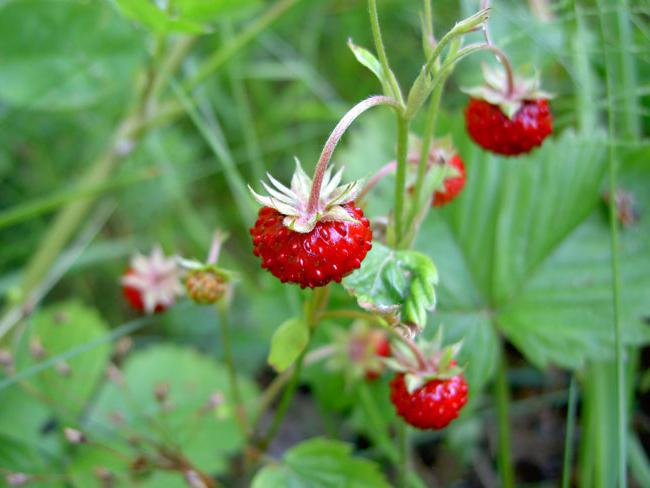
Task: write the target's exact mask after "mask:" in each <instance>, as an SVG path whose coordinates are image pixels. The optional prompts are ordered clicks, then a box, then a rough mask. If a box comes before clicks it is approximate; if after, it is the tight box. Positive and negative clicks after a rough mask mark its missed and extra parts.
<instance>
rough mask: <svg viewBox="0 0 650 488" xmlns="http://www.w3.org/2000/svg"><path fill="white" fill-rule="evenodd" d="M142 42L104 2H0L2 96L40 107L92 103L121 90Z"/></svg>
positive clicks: (139, 55)
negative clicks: (1, 4)
mask: <svg viewBox="0 0 650 488" xmlns="http://www.w3.org/2000/svg"><path fill="white" fill-rule="evenodd" d="M143 46H144V43H143V42H142V39H141V37H140V35H139V34H138V33H137V32H135V31H134V30H133V29H132V28H130V27H129V26H128V25H127V24H126V23H125V22H123V21H122V20H121V19H120V18H119V16H117V15H116V14H115V12H114V11H113V10H112V9H111V8H110V7H109V6H108V5H106V2H77V1H69V0H61V1H57V2H52V1H47V0H21V1H20V2H9V3H7V4H6V5H4V6H3V7H2V8H0V52H1V53H2V55H1V56H0V72H1V73H2V76H0V98H2V99H3V100H5V101H6V102H9V103H11V104H13V105H17V106H20V107H28V108H32V109H38V110H68V109H78V108H81V107H85V106H88V105H91V104H95V103H97V102H98V101H99V100H101V99H103V98H106V97H108V96H111V95H115V94H116V93H120V91H121V90H123V88H124V86H125V85H126V84H127V83H128V82H129V80H130V79H131V77H132V76H133V74H134V72H135V69H136V67H137V65H138V63H139V62H140V60H141V59H142V58H143V56H144V49H143Z"/></svg>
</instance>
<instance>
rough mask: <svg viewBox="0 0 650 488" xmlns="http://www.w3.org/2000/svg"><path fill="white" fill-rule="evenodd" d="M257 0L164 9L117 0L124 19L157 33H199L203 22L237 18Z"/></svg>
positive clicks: (145, 0) (192, 1) (196, 0)
mask: <svg viewBox="0 0 650 488" xmlns="http://www.w3.org/2000/svg"><path fill="white" fill-rule="evenodd" d="M258 3H259V0H176V1H174V2H170V3H169V6H168V7H166V8H163V7H161V6H160V5H159V4H157V3H156V2H155V1H154V0H117V4H118V5H119V7H120V8H121V9H122V12H124V14H125V15H126V16H127V17H130V18H131V19H134V20H137V21H138V22H140V23H142V24H143V25H145V26H146V27H147V28H149V29H151V30H152V31H154V32H157V33H168V32H184V33H195V34H196V33H201V32H204V31H205V30H206V27H205V25H204V24H205V22H209V21H212V20H215V19H216V18H217V17H219V16H223V15H233V14H238V13H240V12H241V11H242V10H245V9H247V8H250V7H252V6H255V5H257V4H258Z"/></svg>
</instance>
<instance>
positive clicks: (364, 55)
mask: <svg viewBox="0 0 650 488" xmlns="http://www.w3.org/2000/svg"><path fill="white" fill-rule="evenodd" d="M348 47H349V48H350V51H352V54H354V57H355V58H357V61H359V63H361V64H362V65H364V66H365V67H366V68H368V69H369V70H370V71H372V72H373V74H374V75H375V76H376V77H377V79H378V80H379V82H380V83H381V87H382V89H383V91H384V93H386V94H389V93H390V91H391V88H390V82H389V80H388V76H387V75H386V74H384V70H383V69H382V67H381V63H380V62H379V60H378V59H377V58H376V57H375V55H374V54H372V53H371V52H370V51H368V50H367V49H366V48H363V47H361V46H357V45H356V44H355V43H353V42H352V40H351V39H349V40H348Z"/></svg>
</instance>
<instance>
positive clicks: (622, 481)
mask: <svg viewBox="0 0 650 488" xmlns="http://www.w3.org/2000/svg"><path fill="white" fill-rule="evenodd" d="M606 3H607V2H605V1H604V0H599V1H598V2H597V5H598V10H599V14H600V24H601V29H602V31H603V36H604V49H605V66H606V70H605V79H606V84H607V112H608V114H607V115H608V132H609V134H608V136H609V138H610V140H609V144H608V148H609V151H608V168H609V194H610V199H609V200H610V202H609V231H610V232H609V234H610V248H611V249H610V252H611V273H612V280H611V284H612V288H611V291H612V307H613V323H612V328H613V329H614V348H615V350H614V353H615V358H614V360H615V362H616V398H617V421H618V422H617V431H618V432H617V434H618V435H617V438H618V450H617V454H618V458H617V465H618V466H617V468H618V485H619V488H626V487H627V405H626V404H627V399H626V396H625V395H626V391H625V383H626V382H625V366H624V357H623V356H624V353H625V351H624V349H623V329H622V324H621V273H620V266H619V261H620V259H619V236H618V208H617V207H618V202H617V198H616V192H617V190H618V181H617V180H618V167H619V156H618V148H617V146H616V144H615V143H614V140H615V139H616V138H617V136H618V134H619V133H620V132H622V131H619V128H618V126H617V123H616V122H617V120H616V115H615V114H616V109H615V107H614V100H613V99H614V96H615V94H616V93H619V92H623V91H624V90H625V88H629V86H626V84H625V82H624V81H623V80H616V79H615V78H614V76H615V74H614V73H615V71H616V61H617V60H616V59H615V58H614V54H613V53H612V46H613V45H615V46H616V48H617V51H618V50H620V51H621V52H623V51H624V49H623V48H624V47H625V45H624V44H623V43H622V40H623V39H624V38H625V37H624V36H623V32H625V31H626V30H627V29H628V26H627V25H625V26H623V25H621V24H620V18H621V17H620V16H622V12H621V7H623V8H625V7H627V2H626V1H625V0H620V1H618V2H617V5H616V6H617V9H616V12H615V15H617V16H619V23H618V24H617V26H618V29H619V30H620V31H622V32H621V35H620V36H617V37H615V38H614V39H612V38H611V37H610V36H608V34H611V32H609V31H608V29H607V21H608V18H607V16H606V15H605V13H604V7H605V5H606ZM617 81H618V85H619V86H618V87H617ZM617 88H618V90H617ZM624 135H626V136H628V137H629V135H630V134H624Z"/></svg>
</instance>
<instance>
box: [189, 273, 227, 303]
mask: <svg viewBox="0 0 650 488" xmlns="http://www.w3.org/2000/svg"><path fill="white" fill-rule="evenodd" d="M227 283H228V279H227V277H226V276H225V275H224V274H223V273H221V272H220V271H218V270H217V269H216V268H214V267H206V268H202V269H196V270H193V271H190V272H189V274H188V275H187V278H186V280H185V288H186V290H187V295H188V296H189V297H190V298H191V299H192V300H194V302H196V303H198V304H199V305H210V304H212V303H216V302H218V301H219V300H221V298H222V297H223V295H224V294H225V293H226V290H227V288H228V284H227Z"/></svg>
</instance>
